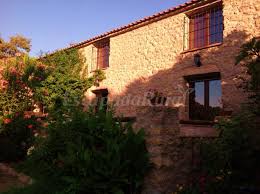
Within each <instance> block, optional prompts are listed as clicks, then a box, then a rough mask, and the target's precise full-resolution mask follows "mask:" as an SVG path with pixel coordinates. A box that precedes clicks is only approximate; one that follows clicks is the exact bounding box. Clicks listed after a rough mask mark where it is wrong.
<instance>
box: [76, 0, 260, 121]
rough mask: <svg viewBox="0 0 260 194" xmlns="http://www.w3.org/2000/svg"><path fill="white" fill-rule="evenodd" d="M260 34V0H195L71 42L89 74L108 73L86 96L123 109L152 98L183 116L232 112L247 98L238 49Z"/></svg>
mask: <svg viewBox="0 0 260 194" xmlns="http://www.w3.org/2000/svg"><path fill="white" fill-rule="evenodd" d="M259 36H260V0H246V1H244V0H192V1H191V2H188V3H185V4H183V5H180V6H178V7H174V8H171V9H169V10H166V11H164V12H161V13H158V14H156V15H153V16H150V17H147V18H144V19H142V20H140V21H137V22H134V23H132V24H129V25H127V26H124V27H121V28H118V29H115V30H113V31H110V32H107V33H105V34H103V35H100V36H98V37H95V38H92V39H90V40H87V41H84V42H82V43H79V44H77V45H74V46H73V47H77V48H80V52H81V53H82V54H83V55H84V57H85V59H86V66H87V69H88V73H89V75H91V73H92V72H93V71H95V70H97V69H102V70H103V71H104V72H105V75H106V79H105V80H103V81H102V82H101V83H100V84H99V86H93V87H92V88H90V90H88V92H87V93H86V95H85V96H86V99H85V104H86V105H89V104H91V103H92V102H94V101H95V103H100V99H102V97H103V98H106V97H107V98H106V99H107V100H105V104H106V103H108V104H113V105H114V107H115V110H116V113H117V115H118V116H124V117H135V116H136V109H137V107H140V106H144V105H147V104H164V105H167V106H172V107H177V108H178V110H179V119H180V120H183V121H190V120H207V121H212V120H214V119H215V117H216V116H218V115H223V114H231V113H233V112H236V111H238V110H239V107H240V105H241V103H243V102H245V101H246V99H247V98H246V96H245V94H244V93H243V91H242V90H241V89H239V88H238V87H237V86H238V84H239V81H238V79H237V76H238V75H240V74H242V73H243V68H242V67H241V66H239V65H237V66H235V56H237V55H238V53H239V51H240V47H241V45H242V44H243V43H245V42H246V41H248V40H250V39H251V38H252V37H259ZM95 99H99V100H95Z"/></svg>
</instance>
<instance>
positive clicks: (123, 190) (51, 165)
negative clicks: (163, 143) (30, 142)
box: [10, 110, 149, 194]
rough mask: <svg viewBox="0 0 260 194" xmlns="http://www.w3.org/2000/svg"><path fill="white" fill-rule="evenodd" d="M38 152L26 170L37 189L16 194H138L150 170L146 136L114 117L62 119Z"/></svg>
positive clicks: (77, 113) (40, 142)
mask: <svg viewBox="0 0 260 194" xmlns="http://www.w3.org/2000/svg"><path fill="white" fill-rule="evenodd" d="M34 147H35V149H34V150H33V151H32V153H31V155H29V156H28V158H27V160H26V161H25V163H24V164H23V165H22V167H21V169H23V172H25V173H26V174H28V175H30V176H31V177H32V178H33V180H34V181H33V182H34V183H33V184H32V185H31V186H29V187H27V188H24V189H22V190H18V191H12V192H10V193H37V194H41V193H42V194H46V193H50V194H54V193H55V194H58V193H60V194H61V193H62V194H64V193H68V194H72V193H73V194H74V193H75V194H88V193H89V194H134V193H135V194H136V193H138V192H139V191H140V189H141V186H142V183H143V178H144V175H145V173H146V171H147V169H148V167H149V159H148V152H147V149H146V146H145V140H144V131H143V130H140V131H138V132H137V133H135V132H134V131H133V129H132V127H131V125H130V124H126V125H123V124H122V123H119V122H117V121H116V120H115V119H114V118H113V114H112V112H108V113H105V112H104V111H100V112H98V113H94V112H92V111H90V112H82V111H78V110H77V111H74V113H73V114H72V115H71V116H68V115H67V116H66V117H60V119H58V120H55V122H53V123H51V124H50V125H49V128H48V136H47V137H46V138H39V139H38V140H37V143H36V144H35V146H34Z"/></svg>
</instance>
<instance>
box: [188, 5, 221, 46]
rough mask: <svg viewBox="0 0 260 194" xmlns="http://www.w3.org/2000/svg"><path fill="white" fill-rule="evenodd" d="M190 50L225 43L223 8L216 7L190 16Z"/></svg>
mask: <svg viewBox="0 0 260 194" xmlns="http://www.w3.org/2000/svg"><path fill="white" fill-rule="evenodd" d="M187 38H188V39H189V47H188V48H189V49H195V48H200V47H205V46H208V45H212V44H216V43H221V42H222V41H223V12H222V6H221V5H218V6H214V7H212V8H209V9H207V10H205V11H201V12H198V13H195V14H192V15H190V16H189V36H188V37H187Z"/></svg>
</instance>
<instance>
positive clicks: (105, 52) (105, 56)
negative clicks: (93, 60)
mask: <svg viewBox="0 0 260 194" xmlns="http://www.w3.org/2000/svg"><path fill="white" fill-rule="evenodd" d="M96 47H97V68H98V69H105V68H107V67H109V52H110V44H109V40H104V41H102V42H99V43H97V44H96Z"/></svg>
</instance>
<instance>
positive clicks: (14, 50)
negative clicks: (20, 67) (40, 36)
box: [0, 35, 31, 59]
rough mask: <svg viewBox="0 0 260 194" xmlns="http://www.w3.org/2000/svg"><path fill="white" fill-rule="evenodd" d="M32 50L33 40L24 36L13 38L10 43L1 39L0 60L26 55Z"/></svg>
mask: <svg viewBox="0 0 260 194" xmlns="http://www.w3.org/2000/svg"><path fill="white" fill-rule="evenodd" d="M30 50H31V40H30V39H27V38H25V37H24V36H22V35H15V36H11V37H10V40H9V41H5V40H4V39H2V38H0V59H2V58H7V57H15V56H17V55H21V54H26V53H28V52H30Z"/></svg>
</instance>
